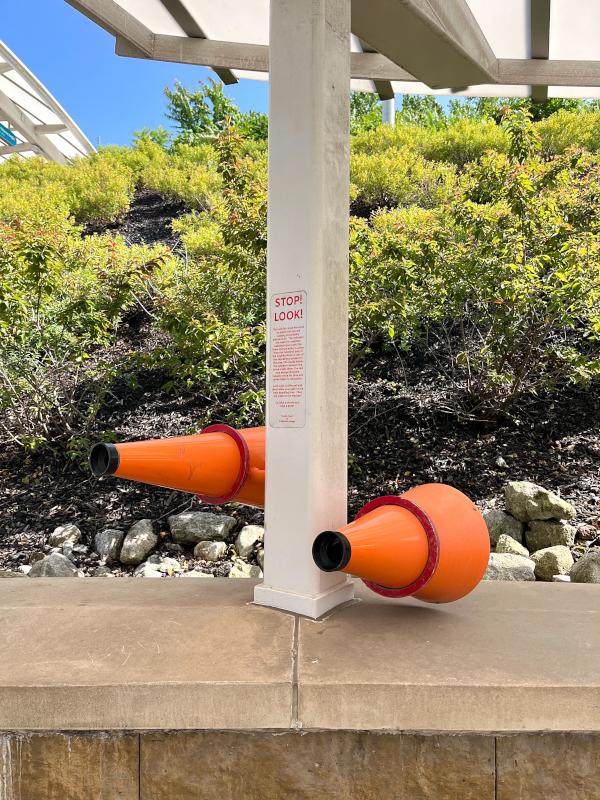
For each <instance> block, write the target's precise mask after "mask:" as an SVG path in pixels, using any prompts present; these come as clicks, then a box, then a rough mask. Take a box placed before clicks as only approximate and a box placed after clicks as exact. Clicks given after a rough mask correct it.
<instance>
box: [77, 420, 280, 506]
mask: <svg viewBox="0 0 600 800" xmlns="http://www.w3.org/2000/svg"><path fill="white" fill-rule="evenodd" d="M90 461H91V464H92V470H93V472H94V474H96V475H107V474H110V475H116V476H117V477H119V478H127V479H129V480H133V481H139V482H140V483H149V484H151V485H153V486H164V487H165V488H168V489H178V490H180V491H183V492H191V493H193V494H197V495H198V496H199V497H200V499H201V500H202V501H203V502H205V503H212V504H220V503H227V502H232V501H233V502H237V503H245V504H247V505H251V506H258V507H262V506H263V505H264V498H265V429H264V428H247V429H246V430H241V431H236V430H234V429H233V428H230V427H229V426H228V425H212V426H210V427H209V428H205V429H204V430H203V431H202V433H200V434H196V435H193V436H176V437H174V438H172V439H151V440H149V441H145V442H128V443H125V444H117V445H106V444H103V445H96V447H95V448H94V449H93V450H92V453H91V456H90Z"/></svg>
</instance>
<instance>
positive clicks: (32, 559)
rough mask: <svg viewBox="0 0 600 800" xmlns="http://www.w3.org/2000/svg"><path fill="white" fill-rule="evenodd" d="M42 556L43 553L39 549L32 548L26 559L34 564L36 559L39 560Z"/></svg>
mask: <svg viewBox="0 0 600 800" xmlns="http://www.w3.org/2000/svg"><path fill="white" fill-rule="evenodd" d="M42 558H44V554H43V553H42V552H41V550H34V551H33V553H30V554H29V559H28V561H29V563H30V564H35V562H36V561H41V560H42Z"/></svg>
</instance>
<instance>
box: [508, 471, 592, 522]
mask: <svg viewBox="0 0 600 800" xmlns="http://www.w3.org/2000/svg"><path fill="white" fill-rule="evenodd" d="M504 498H505V501H506V509H507V511H508V512H509V513H510V514H512V516H513V517H516V519H519V520H521V521H522V522H528V521H529V520H533V519H573V517H574V516H575V515H576V513H577V512H576V511H575V508H574V506H572V505H571V503H567V501H566V500H563V499H562V497H559V496H558V495H557V494H554V492H550V491H548V489H544V488H543V487H542V486H537V485H536V484H535V483H529V481H511V482H510V483H507V484H506V486H505V487H504Z"/></svg>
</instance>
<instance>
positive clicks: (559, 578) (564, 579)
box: [552, 575, 571, 583]
mask: <svg viewBox="0 0 600 800" xmlns="http://www.w3.org/2000/svg"><path fill="white" fill-rule="evenodd" d="M552 581H553V582H554V583H571V578H569V576H568V575H553V576H552Z"/></svg>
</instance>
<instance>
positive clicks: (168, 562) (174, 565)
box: [142, 553, 183, 575]
mask: <svg viewBox="0 0 600 800" xmlns="http://www.w3.org/2000/svg"><path fill="white" fill-rule="evenodd" d="M145 563H146V564H147V565H148V566H152V567H154V568H155V569H157V570H158V571H159V572H162V573H163V575H173V574H174V573H176V572H182V571H183V567H182V566H181V564H180V563H179V561H177V559H176V558H169V556H161V555H160V554H159V553H154V555H151V556H150V558H148V559H147V560H146V562H145ZM142 566H143V565H142Z"/></svg>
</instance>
